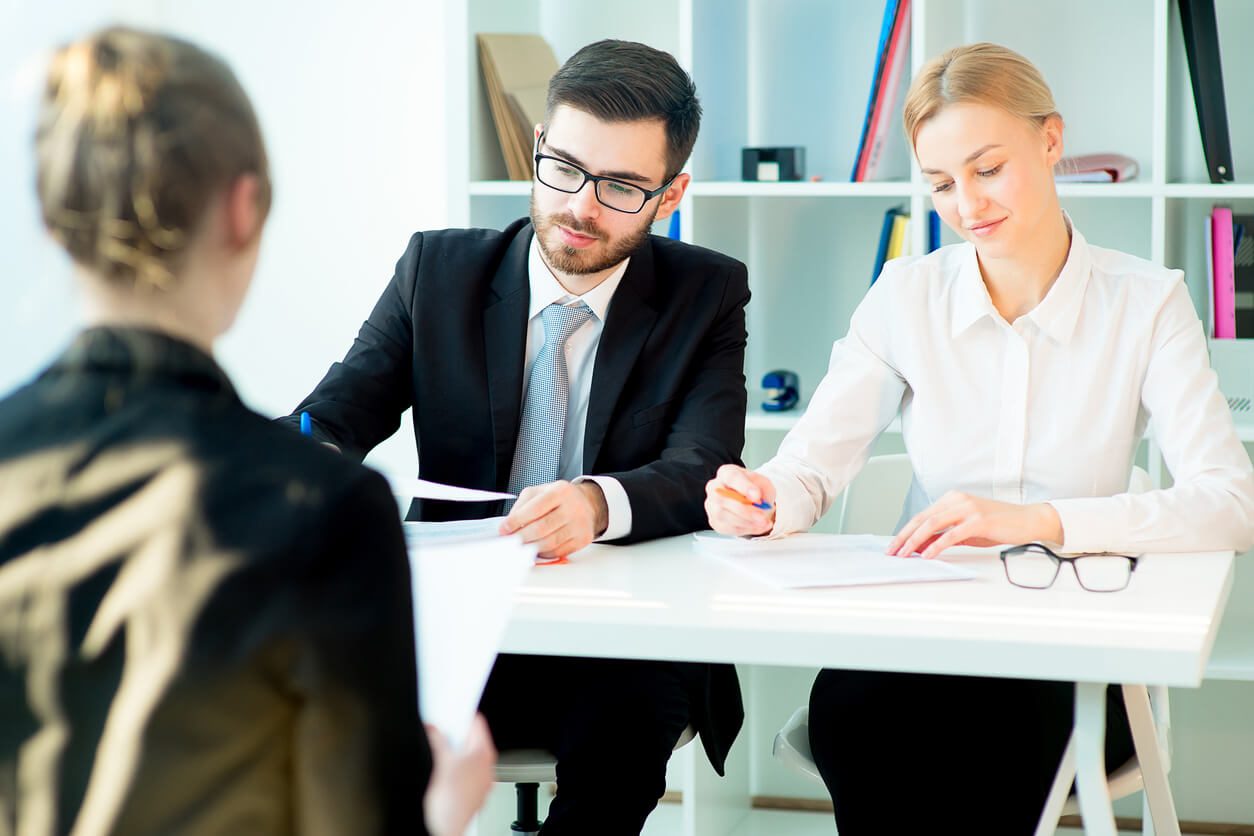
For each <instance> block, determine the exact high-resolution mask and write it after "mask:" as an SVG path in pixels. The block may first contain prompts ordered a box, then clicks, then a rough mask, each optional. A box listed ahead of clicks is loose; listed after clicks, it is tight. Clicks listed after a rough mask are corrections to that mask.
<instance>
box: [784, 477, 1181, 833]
mask: <svg viewBox="0 0 1254 836" xmlns="http://www.w3.org/2000/svg"><path fill="white" fill-rule="evenodd" d="M912 478H913V469H912V468H911V466H910V457H909V456H908V455H907V454H905V453H894V454H892V455H887V456H873V457H871V458H870V459H868V460H867V463H866V466H865V467H863V468H862V471H861V472H860V473H859V474H858V476H857V477H856V478H855V479H854V480H853V482H852V483H850V485H849V486H848V487H847V488H845V492H844V494H843V496H842V498H841V506H840V510H839V521H840V531H841V533H843V534H885V533H892V532H893V531H894V530H895V529H896V527H897V520H898V518H899V516H900V512H901V508H902V505H903V504H904V502H905V498H906V494H907V493H908V492H909V490H910V481H911V479H912ZM1153 487H1154V485H1153V480H1151V479H1150V475H1149V473H1147V472H1146V471H1145V470H1143V469H1142V468H1140V467H1134V468H1132V476H1131V479H1130V480H1129V483H1128V492H1129V493H1144V492H1145V491H1148V490H1151V489H1152V488H1153ZM1122 687H1123V694H1124V701H1125V703H1127V704H1128V705H1129V712H1128V721H1129V723H1131V724H1136V723H1138V722H1139V718H1140V717H1141V716H1142V715H1141V713H1139V712H1136V711H1134V710H1133V708H1132V706H1133V703H1134V702H1137V701H1142V700H1145V699H1146V698H1147V697H1148V699H1149V704H1150V713H1151V714H1152V721H1151V722H1152V725H1153V728H1152V729H1151V731H1152V733H1153V735H1154V737H1155V738H1156V739H1157V741H1158V749H1159V752H1160V754H1161V757H1162V759H1163V769H1164V771H1165V772H1169V771H1170V770H1171V714H1170V710H1169V705H1168V699H1167V688H1166V687H1164V686H1161V685H1155V686H1149V687H1147V686H1145V685H1123V686H1122ZM1138 728H1139V727H1138ZM771 756H772V757H773V758H774V759H775V760H776V761H777V762H778V763H780V764H781V765H783V766H785V767H787V768H788V769H791V770H792V771H794V772H796V773H798V774H800V775H802V776H804V777H806V778H809V779H810V780H812V781H814V782H815V783H817V784H820V785H822V783H823V778H822V776H820V775H819V770H818V767H816V766H815V764H814V757H813V756H812V755H811V753H810V709H809V707H808V706H805V705H803V706H801V707H800V708H798V709H797V710H796V711H794V712H793V713H792V716H791V717H789V718H788V722H787V723H785V724H784V726H783V728H781V729H780V730H779V732H778V733H777V734H776V735H775V740H774V742H773V744H772V745H771ZM1060 772H1061V771H1060ZM1070 782H1071V779H1070V778H1067V779H1066V783H1065V785H1064V784H1063V783H1062V782H1061V781H1059V780H1055V784H1054V789H1053V791H1052V792H1051V794H1050V798H1049V800H1048V801H1047V802H1046V806H1047V808H1049V807H1051V805H1052V807H1053V808H1055V809H1056V808H1057V807H1058V805H1059V804H1060V803H1061V812H1062V814H1063V815H1076V814H1078V813H1079V812H1080V803H1079V799H1078V798H1077V797H1076V795H1075V793H1073V792H1070ZM1106 782H1107V785H1108V787H1109V788H1110V797H1111V798H1112V799H1117V798H1123V797H1125V796H1128V795H1132V794H1133V793H1135V792H1139V791H1141V790H1143V789H1145V782H1144V776H1143V775H1142V774H1141V765H1140V763H1139V762H1138V761H1137V758H1136V756H1135V755H1134V756H1133V757H1132V758H1130V759H1129V760H1128V761H1127V762H1126V763H1125V764H1123V765H1122V766H1120V767H1119V768H1118V769H1116V770H1115V771H1114V772H1112V773H1111V774H1110V775H1109V776H1107V779H1106ZM1063 792H1067V793H1068V794H1067V795H1066V796H1065V797H1064V796H1063V795H1062V793H1063ZM1155 792H1158V789H1157V788H1150V789H1149V790H1147V791H1146V797H1145V801H1144V803H1143V805H1142V817H1141V823H1142V824H1141V827H1142V830H1141V832H1142V834H1143V836H1153V834H1154V825H1153V820H1152V816H1151V815H1150V803H1151V801H1150V796H1151V795H1152V794H1153V793H1155ZM1167 798H1168V800H1169V799H1170V796H1167ZM1054 818H1057V817H1056V816H1055V817H1054ZM1037 836H1045V834H1044V833H1043V832H1042V831H1039V830H1038V832H1037Z"/></svg>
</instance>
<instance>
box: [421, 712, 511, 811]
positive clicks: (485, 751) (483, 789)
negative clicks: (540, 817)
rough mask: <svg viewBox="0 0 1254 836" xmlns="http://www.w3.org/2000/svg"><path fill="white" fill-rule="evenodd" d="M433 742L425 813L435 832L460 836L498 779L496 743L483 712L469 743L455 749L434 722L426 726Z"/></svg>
mask: <svg viewBox="0 0 1254 836" xmlns="http://www.w3.org/2000/svg"><path fill="white" fill-rule="evenodd" d="M427 740H428V742H429V743H430V744H431V764H432V768H431V780H430V782H429V783H428V784H427V792H426V794H425V795H424V796H423V801H422V808H423V815H424V818H425V819H426V821H427V830H429V831H430V832H431V833H432V834H433V836H461V834H463V833H465V832H466V828H467V826H469V824H470V820H471V818H473V817H474V815H475V813H477V812H478V811H479V808H480V807H482V806H483V801H484V799H485V798H487V796H488V790H490V789H492V783H493V781H494V780H495V773H494V771H493V768H494V767H495V766H496V747H495V746H493V745H492V733H491V732H489V731H488V724H487V721H486V720H484V719H483V715H482V714H476V715H475V718H474V720H473V721H472V722H471V724H470V731H469V732H468V733H467V734H466V745H464V746H463V747H462V748H461V749H460V750H458V751H456V752H455V751H453V750H452V749H451V748H450V747H449V744H448V741H447V740H446V739H445V738H444V735H443V734H441V733H440V732H439V731H438V730H436V728H435V727H434V726H427Z"/></svg>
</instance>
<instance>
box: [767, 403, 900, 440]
mask: <svg viewBox="0 0 1254 836" xmlns="http://www.w3.org/2000/svg"><path fill="white" fill-rule="evenodd" d="M805 411H806V410H805V406H804V405H802V406H799V407H797V408H796V409H790V410H788V411H787V412H768V411H767V410H765V409H763V408H762V407H760V406H750V407H749V411H748V413H747V414H746V415H745V429H746V430H776V431H787V430H791V429H792V428H793V426H794V425H796V423H797V421H798V419H800V418H801V416H802V415H804V414H805ZM884 432H886V433H899V432H901V416H900V415H898V416H897V417H896V418H894V419H893V421H892V423H891V424H889V425H888V427H887V428H885V430H884Z"/></svg>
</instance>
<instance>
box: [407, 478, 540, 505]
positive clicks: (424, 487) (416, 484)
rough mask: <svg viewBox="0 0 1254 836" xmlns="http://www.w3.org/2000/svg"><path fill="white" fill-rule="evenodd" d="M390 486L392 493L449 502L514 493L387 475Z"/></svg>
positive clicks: (475, 500)
mask: <svg viewBox="0 0 1254 836" xmlns="http://www.w3.org/2000/svg"><path fill="white" fill-rule="evenodd" d="M387 480H388V484H390V485H391V486H392V493H394V494H398V495H400V496H416V497H418V498H419V499H444V500H448V501H450V502H483V501H484V500H490V499H513V498H514V496H515V494H512V493H501V492H500V491H481V490H478V489H477V488H461V487H458V486H457V485H444V484H441V483H440V482H432V481H430V480H428V479H415V478H413V477H412V476H391V475H389V476H388V477H387Z"/></svg>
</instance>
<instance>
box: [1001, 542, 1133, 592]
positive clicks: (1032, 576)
mask: <svg viewBox="0 0 1254 836" xmlns="http://www.w3.org/2000/svg"><path fill="white" fill-rule="evenodd" d="M1138 558H1139V555H1138V556H1133V555H1128V554H1112V553H1109V552H1095V553H1092V554H1079V555H1075V556H1074V557H1063V556H1062V555H1059V554H1055V553H1054V552H1053V551H1051V550H1050V549H1048V548H1047V547H1045V546H1043V545H1041V544H1040V543H1025V544H1024V545H1022V546H1014V547H1012V548H1009V549H1006V550H1004V551H1003V552H1002V553H1001V562H1002V565H1003V566H1004V567H1005V568H1006V580H1008V581H1010V582H1011V583H1012V584H1014V585H1015V586H1022V587H1024V588H1026V589H1047V588H1049V587H1050V586H1053V583H1054V581H1055V580H1057V579H1058V573H1059V571H1061V570H1062V564H1064V563H1069V564H1071V568H1072V570H1074V571H1075V577H1076V580H1078V581H1079V582H1080V586H1082V587H1084V588H1085V589H1087V590H1088V591H1089V592H1118V591H1119V590H1121V589H1123V588H1124V587H1126V586H1127V585H1128V581H1129V580H1131V579H1132V573H1133V571H1135V570H1136V563H1137V560H1138Z"/></svg>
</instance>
